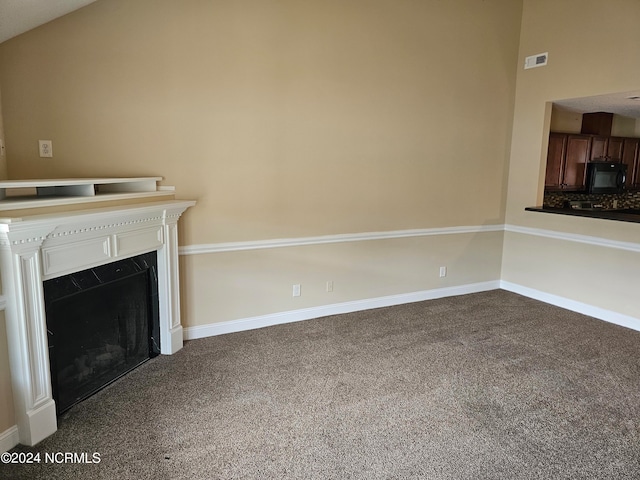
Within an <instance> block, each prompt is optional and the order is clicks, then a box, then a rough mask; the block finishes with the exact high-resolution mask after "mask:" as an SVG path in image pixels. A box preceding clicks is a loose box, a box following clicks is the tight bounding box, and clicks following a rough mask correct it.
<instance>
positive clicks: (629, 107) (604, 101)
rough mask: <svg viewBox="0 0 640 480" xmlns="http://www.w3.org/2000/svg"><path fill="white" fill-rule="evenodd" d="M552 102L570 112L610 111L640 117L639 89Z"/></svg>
mask: <svg viewBox="0 0 640 480" xmlns="http://www.w3.org/2000/svg"><path fill="white" fill-rule="evenodd" d="M633 97H636V98H633ZM553 103H554V105H557V106H559V107H561V108H563V109H565V110H570V111H572V112H579V113H592V112H610V113H616V114H618V115H622V116H625V117H631V118H640V90H633V91H630V92H620V93H610V94H606V95H596V96H594V97H583V98H570V99H566V100H557V101H555V102H553Z"/></svg>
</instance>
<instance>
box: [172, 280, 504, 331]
mask: <svg viewBox="0 0 640 480" xmlns="http://www.w3.org/2000/svg"><path fill="white" fill-rule="evenodd" d="M498 288H500V281H499V280H495V281H489V282H481V283H470V284H467V285H459V286H456V287H445V288H436V289H433V290H423V291H420V292H412V293H402V294H398V295H389V296H386V297H378V298H369V299H364V300H354V301H351V302H343V303H334V304H331V305H321V306H319V307H311V308H304V309H300V310H291V311H288V312H280V313H272V314H268V315H261V316H258V317H250V318H243V319H239V320H230V321H228V322H219V323H210V324H208V325H199V326H196V327H186V328H185V329H184V339H185V340H195V339H196V338H205V337H212V336H215V335H224V334H226V333H234V332H242V331H244V330H253V329H255V328H262V327H269V326H272V325H280V324H282V323H291V322H299V321H301V320H310V319H313V318H319V317H326V316H328V315H339V314H342V313H350V312H357V311H361V310H370V309H372V308H380V307H390V306H393V305H401V304H404V303H412V302H421V301H424V300H433V299H435V298H443V297H451V296H454V295H465V294H467V293H476V292H485V291H487V290H496V289H498Z"/></svg>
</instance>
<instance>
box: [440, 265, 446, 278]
mask: <svg viewBox="0 0 640 480" xmlns="http://www.w3.org/2000/svg"><path fill="white" fill-rule="evenodd" d="M446 276H447V267H440V278H442V277H446Z"/></svg>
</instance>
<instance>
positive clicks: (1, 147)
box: [0, 138, 4, 157]
mask: <svg viewBox="0 0 640 480" xmlns="http://www.w3.org/2000/svg"><path fill="white" fill-rule="evenodd" d="M3 155H4V140H3V139H2V138H0V157H1V156H3Z"/></svg>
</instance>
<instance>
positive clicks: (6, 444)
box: [0, 425, 20, 453]
mask: <svg viewBox="0 0 640 480" xmlns="http://www.w3.org/2000/svg"><path fill="white" fill-rule="evenodd" d="M18 443H20V441H19V437H18V427H17V426H16V425H14V426H13V427H11V428H9V429H7V430H5V431H4V432H2V433H0V453H4V452H8V451H9V450H11V449H12V448H13V447H15V446H16V445H18Z"/></svg>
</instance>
